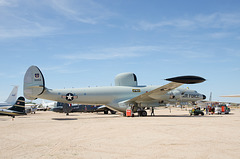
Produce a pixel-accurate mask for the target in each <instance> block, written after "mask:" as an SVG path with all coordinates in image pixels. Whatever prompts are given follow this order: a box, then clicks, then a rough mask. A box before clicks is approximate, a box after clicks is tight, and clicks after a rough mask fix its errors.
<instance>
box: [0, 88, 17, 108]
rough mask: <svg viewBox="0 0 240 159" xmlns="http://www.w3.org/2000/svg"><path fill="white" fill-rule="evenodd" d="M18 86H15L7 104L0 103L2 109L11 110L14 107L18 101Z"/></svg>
mask: <svg viewBox="0 0 240 159" xmlns="http://www.w3.org/2000/svg"><path fill="white" fill-rule="evenodd" d="M17 92H18V86H14V87H13V89H12V92H11V93H10V94H9V96H8V98H7V100H6V101H5V102H0V108H9V107H11V106H13V105H14V103H15V102H16V100H17Z"/></svg>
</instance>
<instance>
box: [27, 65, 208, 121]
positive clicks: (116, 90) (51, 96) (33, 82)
mask: <svg viewBox="0 0 240 159" xmlns="http://www.w3.org/2000/svg"><path fill="white" fill-rule="evenodd" d="M166 80H168V81H171V82H170V83H168V84H166V85H164V86H139V85H138V83H137V77H136V75H135V74H134V73H121V74H118V75H117V76H116V78H115V86H108V87H95V88H93V87H92V88H70V89H48V88H47V87H46V86H45V80H44V77H43V74H42V72H41V71H40V69H39V68H38V67H37V66H31V67H29V68H28V70H27V72H26V73H25V76H24V96H25V98H27V99H29V100H34V99H37V98H42V99H48V100H53V101H58V102H62V103H69V104H86V105H106V106H107V107H109V108H110V109H113V110H117V111H120V112H123V113H124V114H125V113H126V110H127V109H129V108H131V110H132V112H138V114H139V115H140V116H147V112H146V111H145V108H146V107H159V106H163V105H166V104H167V103H176V102H195V101H198V100H202V99H205V98H206V96H205V95H203V94H200V93H198V92H197V91H194V90H188V89H176V88H177V87H179V86H181V85H182V84H195V83H200V82H203V81H205V79H204V78H202V77H198V76H180V77H175V78H169V79H166Z"/></svg>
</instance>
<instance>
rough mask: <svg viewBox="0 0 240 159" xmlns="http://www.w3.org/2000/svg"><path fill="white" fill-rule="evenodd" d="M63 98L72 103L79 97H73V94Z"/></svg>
mask: <svg viewBox="0 0 240 159" xmlns="http://www.w3.org/2000/svg"><path fill="white" fill-rule="evenodd" d="M62 98H65V99H66V100H67V101H72V100H73V99H77V98H78V96H76V95H73V94H72V93H67V94H66V95H65V96H62Z"/></svg>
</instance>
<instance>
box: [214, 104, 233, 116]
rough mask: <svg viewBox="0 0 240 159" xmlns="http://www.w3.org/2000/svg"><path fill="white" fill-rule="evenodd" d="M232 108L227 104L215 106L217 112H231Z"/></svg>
mask: <svg viewBox="0 0 240 159" xmlns="http://www.w3.org/2000/svg"><path fill="white" fill-rule="evenodd" d="M229 112H230V108H229V107H228V106H227V105H226V104H220V105H218V106H216V107H215V114H229Z"/></svg>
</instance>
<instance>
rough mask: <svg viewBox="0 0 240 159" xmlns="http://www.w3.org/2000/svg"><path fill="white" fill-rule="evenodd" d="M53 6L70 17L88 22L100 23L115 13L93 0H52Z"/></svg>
mask: <svg viewBox="0 0 240 159" xmlns="http://www.w3.org/2000/svg"><path fill="white" fill-rule="evenodd" d="M51 6H52V7H53V8H54V9H55V10H56V11H57V12H59V13H60V14H62V15H64V16H65V17H67V18H68V19H71V20H75V21H78V22H81V23H87V24H96V23H99V22H100V21H101V20H104V19H107V18H109V17H111V16H112V15H113V13H112V12H110V11H109V10H107V9H106V8H104V7H103V6H101V5H100V4H98V3H96V2H94V1H92V0H88V1H85V0H75V1H69V0H52V5H51Z"/></svg>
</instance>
